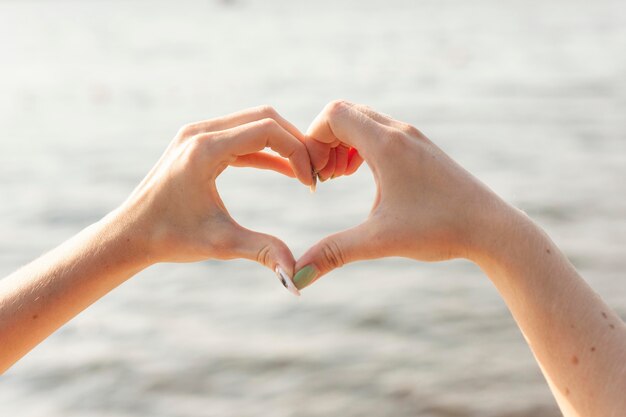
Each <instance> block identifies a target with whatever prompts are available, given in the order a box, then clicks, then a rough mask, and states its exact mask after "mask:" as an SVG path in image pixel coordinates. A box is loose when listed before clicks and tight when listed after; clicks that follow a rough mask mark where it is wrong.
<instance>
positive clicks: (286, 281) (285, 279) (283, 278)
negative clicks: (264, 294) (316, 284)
mask: <svg viewBox="0 0 626 417" xmlns="http://www.w3.org/2000/svg"><path fill="white" fill-rule="evenodd" d="M274 272H276V276H277V277H278V279H279V280H280V283H281V284H283V287H285V288H287V290H288V291H289V292H290V293H292V294H293V295H295V296H300V291H298V289H297V288H296V286H295V285H294V283H293V281H292V280H291V278H289V275H287V273H286V272H285V270H284V269H283V268H281V267H280V266H278V265H277V266H276V269H275V270H274Z"/></svg>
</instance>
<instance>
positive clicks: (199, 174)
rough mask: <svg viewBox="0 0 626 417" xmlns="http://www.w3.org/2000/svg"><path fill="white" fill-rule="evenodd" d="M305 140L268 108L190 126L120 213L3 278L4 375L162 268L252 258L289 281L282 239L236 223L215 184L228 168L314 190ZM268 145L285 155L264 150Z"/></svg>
mask: <svg viewBox="0 0 626 417" xmlns="http://www.w3.org/2000/svg"><path fill="white" fill-rule="evenodd" d="M303 141H304V136H303V135H302V133H300V132H299V131H298V129H296V128H295V127H294V126H293V125H291V124H290V123H288V122H287V121H286V120H285V119H283V118H282V117H281V116H280V115H278V113H276V111H275V110H273V109H272V108H270V107H260V108H255V109H250V110H246V111H243V112H240V113H236V114H231V115H229V116H225V117H221V118H217V119H213V120H208V121H204V122H199V123H194V124H190V125H188V126H185V127H184V128H182V129H181V130H180V132H179V133H178V134H177V135H176V137H175V138H174V140H173V141H172V143H171V144H170V145H169V147H168V148H167V150H166V151H165V153H164V155H163V156H162V157H161V159H160V160H159V161H158V163H157V164H156V165H155V167H154V168H153V169H152V170H151V171H150V172H149V173H148V175H147V176H146V178H145V179H144V180H143V181H142V182H141V184H139V186H138V187H137V188H136V189H135V190H134V191H133V193H132V194H131V195H130V197H129V198H128V199H127V200H126V201H125V202H124V203H123V204H122V205H121V206H120V207H119V208H118V209H117V210H115V211H114V212H112V213H110V214H109V215H107V216H106V217H105V218H104V219H102V220H101V221H99V222H97V223H96V224H93V225H91V226H89V227H88V228H86V229H85V230H83V231H82V232H81V233H79V234H78V235H76V236H75V237H73V238H72V239H70V240H69V241H67V242H65V243H63V244H62V245H61V246H59V247H57V248H55V249H53V250H52V251H51V252H49V253H47V254H45V255H44V256H42V257H41V258H39V259H37V260H35V261H34V262H32V263H31V264H29V265H27V266H25V267H24V268H22V269H20V270H18V271H17V272H15V273H13V274H12V275H10V276H9V277H7V278H5V279H3V280H1V281H0V340H1V341H2V343H0V372H4V371H5V370H6V369H8V368H9V367H10V366H11V365H12V364H13V363H15V362H16V361H17V360H18V359H19V358H21V357H22V356H24V355H25V354H26V353H27V352H28V351H30V350H31V349H32V348H34V347H35V346H36V345H37V344H38V343H39V342H41V341H42V340H43V339H45V338H46V337H47V336H49V335H50V334H51V333H53V332H54V331H55V330H56V329H58V328H59V327H60V326H61V325H63V324H64V323H65V322H67V321H68V320H69V319H71V318H72V317H74V316H76V315H77V314H78V313H80V312H81V311H82V310H83V309H85V308H86V307H88V306H89V305H90V304H92V303H93V302H95V301H96V300H98V299H99V298H101V297H102V296H103V295H105V294H106V293H108V292H109V291H111V290H112V289H113V288H115V287H117V286H118V285H120V284H121V283H123V282H124V281H125V280H127V279H128V278H130V277H131V276H133V275H135V274H136V273H138V272H139V271H141V270H143V269H144V268H147V267H148V266H150V265H152V264H155V263H158V262H191V261H198V260H203V259H209V258H211V259H234V258H245V259H250V260H253V261H257V262H259V263H261V264H262V265H264V266H267V267H269V268H271V269H272V270H274V269H275V268H276V266H278V265H280V266H281V267H282V268H283V270H284V271H285V272H286V273H287V274H289V276H291V275H292V274H293V266H294V264H295V259H294V257H293V255H292V253H291V251H290V250H289V248H288V247H287V246H286V245H285V244H284V243H283V242H282V241H281V240H279V239H277V238H275V237H273V236H269V235H265V234H261V233H257V232H253V231H251V230H248V229H245V228H243V227H242V226H240V225H239V224H237V223H236V222H235V221H234V220H233V219H232V217H231V216H230V215H229V214H228V211H227V210H226V208H225V207H224V204H223V202H222V200H221V199H220V197H219V194H218V192H217V189H216V186H215V180H216V178H217V176H218V175H220V173H222V172H223V171H224V169H226V167H228V166H229V165H234V166H252V167H257V168H263V169H272V170H275V171H277V172H280V173H282V174H285V175H288V176H291V177H294V176H295V177H297V178H298V179H299V180H300V181H301V182H302V183H303V184H304V185H307V186H310V185H311V183H312V176H311V164H310V160H309V155H308V152H307V150H306V147H305V145H304V143H303ZM265 147H269V148H271V149H273V150H274V151H276V152H278V153H279V154H280V155H281V157H279V156H275V155H271V154H268V153H263V152H260V151H261V150H263V149H264V148H265Z"/></svg>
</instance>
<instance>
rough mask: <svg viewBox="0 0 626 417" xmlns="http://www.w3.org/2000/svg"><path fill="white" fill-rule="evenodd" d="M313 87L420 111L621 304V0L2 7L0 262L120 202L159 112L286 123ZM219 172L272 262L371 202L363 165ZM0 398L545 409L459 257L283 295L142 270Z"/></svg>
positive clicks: (104, 407) (624, 143) (305, 115)
mask: <svg viewBox="0 0 626 417" xmlns="http://www.w3.org/2000/svg"><path fill="white" fill-rule="evenodd" d="M335 98H346V99H350V100H352V101H356V102H362V103H365V104H368V105H370V106H372V107H374V108H375V109H378V110H380V111H383V112H385V113H388V114H391V115H393V116H395V117H396V118H399V119H401V120H404V121H407V122H410V123H412V124H414V125H416V126H417V127H419V128H420V129H421V130H422V131H423V132H425V133H426V134H427V135H428V136H429V137H431V138H432V139H433V140H434V141H435V142H436V143H438V144H439V145H440V146H441V147H442V148H443V149H444V150H445V151H447V152H448V153H450V154H451V155H452V156H453V157H454V158H455V159H457V160H458V161H459V162H461V163H462V164H463V165H464V166H465V167H467V168H468V169H469V170H470V171H472V172H474V173H475V174H476V175H477V176H478V177H479V178H481V179H482V180H484V181H485V182H486V183H487V184H488V185H490V186H491V187H492V188H494V189H495V190H496V191H497V192H498V193H500V194H501V195H503V196H504V197H505V198H506V199H508V200H509V201H511V202H513V203H514V204H516V205H518V206H519V207H520V208H522V209H523V210H525V211H527V212H528V213H529V214H530V215H531V216H532V217H534V218H535V219H536V220H537V221H538V222H539V223H540V224H541V225H542V226H544V227H545V229H546V230H547V231H548V232H549V233H550V234H551V236H552V237H553V238H554V240H555V241H556V242H557V244H559V245H560V246H561V247H562V248H563V250H564V251H565V252H566V253H567V255H568V256H569V258H570V259H571V260H572V262H573V263H574V264H575V265H576V266H577V267H578V268H579V270H580V271H581V273H582V274H583V275H584V276H585V278H586V279H587V280H588V282H589V283H590V284H591V285H592V286H593V287H594V288H595V289H596V290H597V291H598V292H599V293H600V294H601V295H602V297H604V298H605V299H606V300H607V302H608V303H609V304H610V305H611V306H612V307H613V308H615V309H616V310H617V312H618V313H619V314H620V315H621V316H622V317H626V284H625V278H624V269H626V3H624V2H623V1H622V0H594V1H587V0H550V1H543V0H510V1H509V0H504V1H503V0H478V1H466V0H419V1H418V0H405V1H399V0H387V1H384V2H383V1H373V0H350V1H333V0H317V1H315V2H297V1H289V0H280V1H278V0H272V1H269V0H265V1H263V0H232V1H210V0H204V1H200V0H194V1H192V0H189V1H186V0H182V1H178V2H172V1H155V0H152V1H121V0H119V1H110V0H107V1H104V0H101V1H81V0H55V1H34V0H25V1H18V0H1V1H0V276H6V275H8V274H9V273H10V272H12V271H13V270H14V269H16V268H17V267H19V266H20V265H22V264H24V263H26V262H28V261H29V260H31V259H33V258H34V257H36V256H38V255H39V254H41V253H42V252H43V251H45V250H46V249H49V248H51V247H53V246H55V245H57V244H58V243H60V242H62V241H63V240H65V239H66V238H68V237H70V236H71V235H73V234H74V233H76V232H78V231H79V230H81V229H82V228H84V227H86V226H87V225H89V224H90V223H92V222H94V221H97V220H98V219H100V218H101V217H102V216H103V215H105V214H106V213H107V212H108V211H110V210H112V209H113V208H115V207H116V206H117V205H118V204H120V203H121V202H122V201H123V200H124V198H125V197H126V196H127V195H128V194H129V193H130V191H131V190H132V189H133V187H134V185H135V184H137V183H138V182H139V181H140V180H141V178H142V176H143V175H144V174H145V173H146V172H147V171H148V170H149V169H150V167H151V166H152V164H153V163H154V162H155V161H156V160H157V159H158V157H159V155H160V154H161V152H162V151H163V150H164V149H165V147H166V145H167V144H168V142H169V141H170V140H171V138H172V137H173V136H174V134H175V133H176V131H177V129H178V128H179V127H180V126H181V125H182V124H184V123H187V122H190V121H196V120H200V119H206V118H210V117H214V116H218V115H222V114H225V113H228V112H231V111H236V110H239V109H242V108H245V107H249V106H255V105H259V104H271V105H273V106H274V107H275V108H276V109H277V110H278V111H279V112H281V113H282V114H283V115H284V116H285V117H287V118H288V119H290V120H291V121H293V123H294V124H296V125H297V126H298V127H300V128H301V129H302V130H305V129H306V128H307V126H308V123H309V122H310V121H311V120H312V119H313V118H314V117H315V115H316V114H317V113H318V112H319V111H320V110H321V109H322V107H323V106H324V104H325V103H326V102H328V101H330V100H332V99H335ZM219 186H220V190H221V192H222V195H223V198H224V200H225V201H226V203H227V205H228V207H229V208H230V210H231V212H232V214H233V216H234V217H235V218H236V219H237V220H238V221H240V222H241V223H242V224H244V225H246V226H248V227H251V228H255V229H258V230H261V231H264V232H268V233H274V234H276V235H277V236H280V237H281V238H283V239H284V240H285V242H286V243H287V244H288V245H289V246H290V247H291V248H292V249H293V252H294V254H295V255H296V256H299V255H301V254H302V253H303V252H304V251H305V250H306V249H307V248H308V247H309V246H310V245H311V244H313V243H314V242H316V241H317V240H318V239H320V238H322V237H323V236H325V235H326V234H328V233H329V232H333V231H337V230H340V229H343V228H346V227H349V226H351V225H354V224H356V223H358V222H359V221H360V220H361V219H364V218H365V217H366V215H367V212H368V211H369V207H370V205H371V202H372V199H373V196H374V186H373V181H372V178H371V174H370V172H369V170H368V169H367V167H363V169H361V170H360V172H358V173H357V174H356V175H354V176H352V177H349V178H341V179H339V180H337V181H334V182H327V183H324V184H322V185H321V186H320V187H319V190H318V192H317V194H315V195H311V194H309V191H308V190H307V189H306V188H305V187H303V186H301V185H300V184H298V183H297V182H295V181H293V180H290V179H288V178H283V177H280V176H279V175H277V174H274V173H270V172H255V171H251V170H249V169H229V170H227V172H226V173H225V174H224V175H223V176H222V177H221V178H220V181H219ZM0 343H2V341H0ZM607 383H610V381H607ZM0 414H1V415H3V416H8V415H18V416H20V417H36V416H45V417H55V416H63V417H73V416H85V415H88V416H95V417H104V416H107V417H108V416H116V417H131V416H132V417H136V416H146V417H147V416H167V417H170V416H220V417H228V416H233V417H235V416H237V417H242V416H244V417H245V416H259V415H271V416H279V417H280V416H285V417H288V416H294V417H296V416H298V417H313V416H330V415H334V416H344V417H351V416H388V415H389V416H396V417H403V416H426V417H428V416H436V417H466V416H481V417H485V416H486V417H489V416H508V417H513V416H535V417H548V416H558V415H560V414H559V412H558V410H557V408H556V406H555V403H554V401H553V399H552V397H551V395H550V393H549V390H548V388H547V386H546V384H545V382H544V380H543V377H542V376H541V374H540V371H539V369H538V367H537V365H536V364H535V362H534V360H533V357H532V354H531V353H530V351H529V349H528V347H527V346H526V344H525V342H524V340H523V337H522V335H521V334H520V332H519V330H518V329H517V327H516V326H515V323H514V321H513V320H512V318H511V316H510V314H509V313H508V311H507V309H506V307H505V305H504V304H503V302H502V301H501V300H500V298H499V296H498V294H497V292H496V291H495V289H494V288H493V286H492V285H491V283H490V282H489V281H488V280H487V279H486V278H485V277H484V276H483V275H482V274H481V272H480V271H479V270H478V269H477V268H476V267H475V266H473V265H471V264H469V263H467V262H464V261H455V262H448V263H442V264H421V263H417V262H411V261H407V260H402V259H387V260H381V261H375V262H363V263H356V264H353V265H348V266H346V267H344V268H342V269H340V270H337V271H335V272H333V273H332V274H330V275H329V276H328V277H326V278H324V279H323V280H322V281H320V282H319V283H317V284H316V285H315V286H313V287H311V288H309V289H307V290H306V291H305V292H304V295H303V296H302V297H301V298H300V299H296V298H295V297H292V296H291V295H290V294H289V293H287V292H286V291H285V290H284V289H283V288H282V287H281V286H280V284H279V282H278V280H277V279H276V278H275V277H274V276H273V274H272V272H271V271H269V270H266V269H264V268H262V267H260V266H258V265H256V264H254V263H251V262H246V261H232V262H215V261H208V262H204V263H198V264H188V265H177V264H168V265H159V266H156V267H153V268H151V269H149V270H147V271H144V272H143V273H141V274H140V275H139V276H137V277H135V278H134V279H132V280H130V281H129V282H127V283H126V284H124V285H122V286H121V287H120V288H118V289H116V290H115V291H114V292H112V293H111V294H110V295H108V296H107V297H105V298H104V299H102V300H101V301H99V302H98V303H96V304H95V305H94V306H92V307H91V308H90V309H88V310H87V311H85V312H84V313H83V314H81V315H80V316H79V317H77V318H76V319H75V320H73V321H71V322H70V323H68V324H67V325H66V326H64V327H63V328H62V329H61V330H60V331H58V332H57V333H56V334H54V335H53V336H52V337H50V338H49V339H48V340H46V341H45V342H44V343H42V344H41V345H40V346H39V347H37V348H36V349H35V350H34V351H33V352H31V353H30V354H29V355H28V356H27V357H25V358H24V359H23V360H22V361H21V362H19V363H18V364H17V365H16V366H14V367H13V368H12V369H11V370H10V371H9V372H8V373H7V374H6V375H5V376H3V377H2V378H1V379H0Z"/></svg>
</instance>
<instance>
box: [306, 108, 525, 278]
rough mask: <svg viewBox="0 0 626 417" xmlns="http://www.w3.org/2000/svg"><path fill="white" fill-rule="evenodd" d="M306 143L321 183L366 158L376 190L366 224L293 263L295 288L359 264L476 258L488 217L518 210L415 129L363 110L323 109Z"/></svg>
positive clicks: (485, 234)
mask: <svg viewBox="0 0 626 417" xmlns="http://www.w3.org/2000/svg"><path fill="white" fill-rule="evenodd" d="M306 146H307V148H308V149H309V154H310V157H311V163H312V165H313V168H314V170H315V171H316V172H319V173H320V177H321V178H322V179H324V178H329V177H337V176H339V175H344V174H350V173H352V172H354V171H355V170H356V169H357V168H358V166H359V165H360V163H361V162H362V159H361V158H363V159H364V160H365V161H366V162H367V164H368V165H369V166H370V168H371V170H372V172H373V175H374V180H375V181H376V185H377V193H376V198H375V200H374V205H373V207H372V210H371V212H370V215H369V217H368V218H367V220H366V221H365V222H364V223H362V224H360V225H358V226H356V227H354V228H352V229H349V230H346V231H343V232H340V233H336V234H334V235H331V236H328V237H326V238H324V239H322V240H321V241H320V242H318V243H317V244H316V245H314V246H313V247H311V248H310V249H309V250H308V251H307V252H306V253H305V254H304V255H303V256H302V257H301V258H300V259H299V260H298V262H297V263H296V271H298V273H297V274H296V276H295V277H294V282H295V284H296V286H297V287H298V288H304V287H306V286H307V285H310V284H311V283H312V282H314V281H315V280H316V279H318V278H319V277H321V276H322V275H324V274H326V273H328V272H329V271H331V270H332V269H335V268H338V267H340V266H342V265H344V264H346V263H348V262H353V261H357V260H363V259H373V258H381V257H386V256H403V257H408V258H413V259H417V260H421V261H440V260H446V259H451V258H456V257H466V258H472V257H474V256H478V252H479V251H480V248H481V245H482V244H483V243H484V242H483V240H484V239H493V234H490V233H489V231H490V229H491V227H490V221H489V220H490V218H491V217H493V216H495V215H496V214H497V215H505V216H508V215H510V214H511V213H513V214H515V213H516V210H514V209H513V208H512V207H510V206H508V205H507V204H506V203H504V202H503V201H502V200H501V199H500V198H499V197H498V196H497V195H496V194H495V193H493V192H492V191H491V190H490V189H488V188H487V187H486V186H485V185H484V184H483V183H481V182H480V181H479V180H478V179H476V178H475V177H474V176H472V175H471V174H470V173H469V172H467V171H466V170H465V169H463V168H462V167H461V166H459V165H458V164H457V163H455V162H454V161H453V160H452V159H451V158H450V157H448V156H447V155H446V154H445V153H444V152H443V151H442V150H441V149H439V148H438V147H437V146H436V145H434V144H433V143H432V142H431V141H430V140H428V138H426V137H425V136H424V135H423V134H422V133H421V132H419V131H418V130H417V129H415V128H414V127H413V126H410V125H408V124H406V123H402V122H399V121H397V120H394V119H392V118H390V117H388V116H385V115H382V114H380V113H377V112H375V111H373V110H372V109H370V108H367V107H365V106H361V105H356V104H351V103H347V102H344V101H335V102H332V103H330V104H328V105H327V106H326V108H325V109H324V110H323V111H322V112H321V113H320V114H319V115H318V116H317V118H316V119H315V120H314V121H313V123H312V124H311V126H310V127H309V130H308V132H307V139H306ZM355 150H358V152H356V151H355ZM346 154H347V155H350V157H349V158H346V156H345V155H346Z"/></svg>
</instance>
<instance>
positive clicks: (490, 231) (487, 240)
mask: <svg viewBox="0 0 626 417" xmlns="http://www.w3.org/2000/svg"><path fill="white" fill-rule="evenodd" d="M496 206H497V208H495V209H493V210H491V211H488V210H486V211H484V212H483V215H482V219H481V220H480V221H478V222H477V229H478V230H479V231H477V232H475V233H474V234H473V236H474V239H473V245H472V250H471V252H470V254H469V256H468V258H469V259H470V260H471V261H472V262H474V263H476V264H477V265H478V266H480V267H481V268H482V269H483V270H489V269H493V268H500V267H502V268H505V267H506V266H507V265H508V264H510V263H511V262H512V261H513V258H520V257H522V258H523V257H529V259H532V258H531V257H532V256H535V255H536V254H534V253H533V254H531V253H529V251H531V252H535V251H537V250H539V248H541V251H543V252H545V251H546V250H547V251H549V252H550V251H551V249H550V248H551V247H552V246H553V244H552V242H551V241H550V239H549V238H548V237H547V235H545V233H544V232H543V231H542V230H541V228H540V227H539V226H537V224H535V223H534V222H533V220H532V219H531V218H530V217H528V215H527V214H526V213H524V212H523V211H521V210H519V209H517V208H516V207H513V206H511V205H509V204H508V203H506V202H504V201H500V202H499V203H498V204H496Z"/></svg>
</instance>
